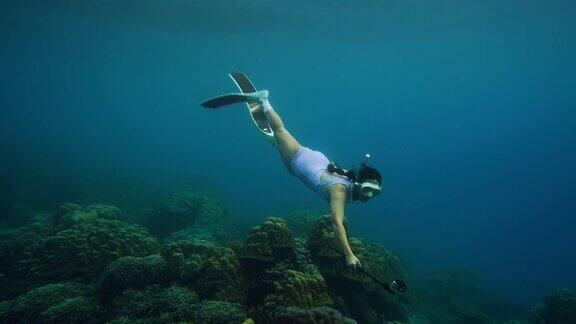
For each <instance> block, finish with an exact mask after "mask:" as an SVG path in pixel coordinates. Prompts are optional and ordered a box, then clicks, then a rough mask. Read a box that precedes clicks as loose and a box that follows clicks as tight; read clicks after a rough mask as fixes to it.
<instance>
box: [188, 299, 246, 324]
mask: <svg viewBox="0 0 576 324" xmlns="http://www.w3.org/2000/svg"><path fill="white" fill-rule="evenodd" d="M194 318H195V319H196V321H197V322H198V323H205V324H220V323H231V324H232V323H242V322H243V321H244V320H245V319H246V318H247V316H246V312H245V311H244V309H243V307H242V305H240V304H234V303H228V302H223V301H217V300H205V301H203V302H202V303H201V304H200V305H199V306H198V307H197V310H196V312H195V317H194Z"/></svg>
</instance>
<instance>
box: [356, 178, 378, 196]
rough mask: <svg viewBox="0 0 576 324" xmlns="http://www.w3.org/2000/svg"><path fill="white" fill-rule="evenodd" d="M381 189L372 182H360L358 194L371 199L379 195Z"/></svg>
mask: <svg viewBox="0 0 576 324" xmlns="http://www.w3.org/2000/svg"><path fill="white" fill-rule="evenodd" d="M380 191H382V187H381V186H380V185H378V184H375V183H373V182H362V183H361V184H360V192H361V193H362V194H363V195H364V196H367V197H372V196H376V195H378V194H380Z"/></svg>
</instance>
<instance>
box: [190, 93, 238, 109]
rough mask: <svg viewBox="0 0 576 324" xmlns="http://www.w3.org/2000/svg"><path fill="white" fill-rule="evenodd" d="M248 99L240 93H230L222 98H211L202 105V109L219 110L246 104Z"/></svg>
mask: <svg viewBox="0 0 576 324" xmlns="http://www.w3.org/2000/svg"><path fill="white" fill-rule="evenodd" d="M246 101H247V98H246V96H245V95H243V94H240V93H229V94H225V95H221V96H217V97H214V98H210V99H208V100H206V101H204V102H202V103H200V105H202V107H204V108H211V109H217V108H222V107H224V106H228V105H232V104H235V103H240V102H246Z"/></svg>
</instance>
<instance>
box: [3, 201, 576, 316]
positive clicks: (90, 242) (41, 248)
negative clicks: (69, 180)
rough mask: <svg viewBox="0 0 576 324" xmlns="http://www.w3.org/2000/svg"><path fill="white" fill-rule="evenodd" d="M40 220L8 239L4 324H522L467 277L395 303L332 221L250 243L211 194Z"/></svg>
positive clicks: (390, 262) (367, 253)
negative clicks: (338, 245)
mask: <svg viewBox="0 0 576 324" xmlns="http://www.w3.org/2000/svg"><path fill="white" fill-rule="evenodd" d="M32 219H33V220H34V223H32V224H30V225H27V226H24V227H20V228H16V229H10V230H5V231H0V269H1V273H0V299H1V300H3V301H2V302H0V323H31V322H34V323H102V322H107V323H179V322H188V323H208V324H210V323H244V324H249V323H357V322H358V323H367V324H370V323H449V324H451V323H507V324H512V323H523V322H524V320H523V318H524V317H523V314H522V312H521V311H519V310H517V309H515V308H513V307H512V306H509V305H507V304H506V303H503V302H501V301H498V300H497V299H494V298H490V297H488V296H487V295H484V294H482V293H480V292H479V291H478V289H477V284H476V281H475V278H474V276H473V275H471V274H469V273H466V272H462V271H457V270H450V271H444V272H439V273H438V274H436V275H435V276H433V277H432V278H431V280H430V281H429V282H428V283H427V285H425V286H423V287H410V289H409V290H408V291H407V292H406V293H405V294H394V295H393V294H390V293H389V292H388V291H387V290H386V289H384V288H383V287H382V286H381V285H379V284H377V283H376V282H375V281H374V280H373V279H372V278H370V277H368V276H367V275H365V274H363V273H362V272H359V271H355V270H352V269H350V268H348V267H347V266H346V265H345V264H344V263H343V258H342V257H341V256H340V255H339V254H338V253H337V252H336V251H334V250H333V249H332V248H331V247H333V246H334V245H335V235H334V232H333V227H332V220H331V218H330V216H320V215H318V214H314V213H311V212H308V211H298V212H293V213H291V214H290V215H289V216H288V217H286V221H285V220H284V219H283V218H278V217H269V218H267V219H266V220H264V221H263V222H262V223H261V224H260V225H258V226H255V227H254V228H252V230H250V232H249V233H247V235H246V236H245V238H244V239H243V240H238V238H239V237H240V235H239V234H240V233H239V231H238V230H237V228H236V227H235V225H234V224H233V223H232V222H231V220H230V218H229V217H228V215H227V212H226V210H225V209H224V207H223V206H222V205H221V204H220V203H219V202H218V200H216V199H215V198H214V196H213V195H212V194H209V193H206V192H189V191H185V192H179V193H175V194H173V195H171V196H170V197H169V198H168V199H167V201H165V202H164V203H163V204H162V205H161V206H160V207H158V208H157V209H155V210H154V211H153V212H151V213H149V214H148V215H147V217H146V218H145V219H146V220H145V221H143V225H145V226H146V227H141V226H140V225H137V224H129V223H127V220H129V219H138V218H131V217H127V215H125V214H123V213H122V211H121V210H120V209H118V208H116V207H114V206H109V205H89V206H80V205H76V204H69V203H68V204H63V205H62V206H60V207H59V208H57V210H55V211H54V212H53V213H52V214H42V215H39V216H38V215H36V216H34V217H33V218H32ZM146 228H149V230H150V231H149V230H147V229H146ZM293 233H296V235H294V234H293ZM349 240H350V245H351V247H352V249H353V250H354V253H355V254H356V255H357V256H358V258H359V259H360V260H361V262H362V264H363V269H364V270H366V271H367V272H368V273H370V274H372V275H373V276H374V278H377V280H378V281H382V282H390V281H391V280H393V279H401V280H404V281H407V282H408V274H407V272H406V271H405V269H404V267H403V266H402V264H401V262H400V260H399V259H398V258H397V257H396V256H394V255H393V254H392V253H390V252H389V251H388V250H386V249H385V248H384V247H383V246H381V245H379V244H376V243H373V242H367V241H364V240H361V239H357V238H350V239H349ZM575 300H576V299H575V298H574V294H572V293H571V292H569V291H565V290H562V291H559V292H558V293H557V294H555V295H552V296H549V297H546V299H545V300H544V301H543V303H542V304H541V305H539V306H537V307H535V309H534V315H533V319H534V320H535V322H537V323H569V322H570V320H573V319H574V308H575V304H576V303H575ZM513 320H514V321H513ZM566 321H568V322H566Z"/></svg>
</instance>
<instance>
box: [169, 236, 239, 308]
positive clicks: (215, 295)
mask: <svg viewBox="0 0 576 324" xmlns="http://www.w3.org/2000/svg"><path fill="white" fill-rule="evenodd" d="M162 255H163V256H164V258H165V259H166V260H167V261H168V264H169V267H170V271H171V272H172V273H173V275H174V276H175V277H176V278H178V281H179V282H181V283H182V284H183V285H186V286H190V287H194V289H195V290H196V292H197V293H198V295H200V296H201V297H202V298H210V299H218V300H225V301H230V302H240V301H242V300H243V299H244V291H245V288H244V281H243V278H242V276H241V274H240V264H239V263H238V259H237V258H236V254H235V253H234V251H232V250H231V249H230V248H225V247H218V246H216V245H214V244H213V243H209V242H196V243H195V242H191V241H179V242H176V243H169V244H167V245H165V247H164V249H163V251H162Z"/></svg>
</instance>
